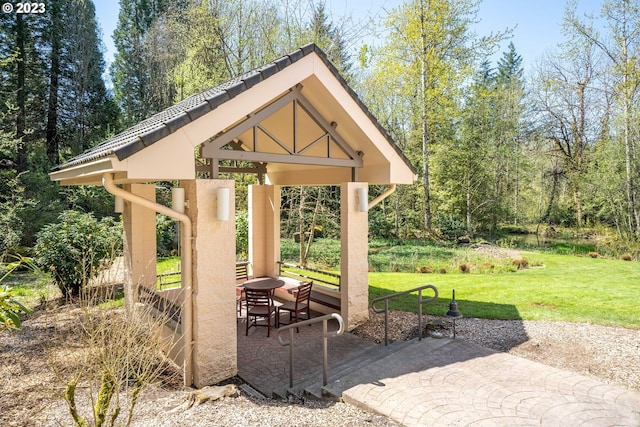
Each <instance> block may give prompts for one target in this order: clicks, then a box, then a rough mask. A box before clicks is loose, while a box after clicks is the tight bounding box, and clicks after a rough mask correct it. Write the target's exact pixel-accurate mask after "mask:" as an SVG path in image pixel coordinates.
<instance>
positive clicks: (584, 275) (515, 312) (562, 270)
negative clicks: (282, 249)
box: [369, 253, 640, 328]
mask: <svg viewBox="0 0 640 427" xmlns="http://www.w3.org/2000/svg"><path fill="white" fill-rule="evenodd" d="M528 255H529V254H523V256H524V257H525V258H527V257H528ZM531 255H532V257H535V258H536V264H539V263H541V264H542V265H541V266H539V267H532V268H528V269H525V270H519V271H517V272H513V273H499V274H487V273H469V274H461V273H458V272H456V273H449V274H416V273H369V285H370V293H369V297H370V301H371V300H373V299H375V298H377V297H380V296H383V295H387V294H390V293H393V292H399V291H403V290H407V289H411V288H415V287H418V286H421V285H425V284H433V285H435V286H436V287H437V288H438V291H439V294H440V295H439V300H438V301H437V302H434V303H432V304H427V305H425V306H424V308H425V309H424V311H425V312H427V313H430V314H438V315H442V314H444V313H445V312H446V311H447V309H448V307H449V302H450V300H451V291H452V289H455V290H456V301H457V302H458V309H459V310H460V311H461V312H462V314H463V315H464V316H466V317H482V318H495V319H524V320H550V321H570V322H591V323H597V324H601V325H617V326H624V327H630V328H640V316H638V312H639V305H638V301H640V268H639V267H638V263H637V262H628V261H619V260H608V259H598V258H596V259H593V258H588V257H575V256H571V255H556V254H542V253H536V254H531ZM427 295H430V293H428V294H427ZM390 307H391V308H393V309H397V310H404V311H413V312H416V311H417V299H416V297H415V296H413V297H411V296H405V297H400V298H398V299H396V300H395V301H394V300H392V301H391V304H390Z"/></svg>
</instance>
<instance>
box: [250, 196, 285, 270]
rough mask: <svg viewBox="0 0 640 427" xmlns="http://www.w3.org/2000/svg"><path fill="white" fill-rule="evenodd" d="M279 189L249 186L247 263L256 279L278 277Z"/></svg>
mask: <svg viewBox="0 0 640 427" xmlns="http://www.w3.org/2000/svg"><path fill="white" fill-rule="evenodd" d="M279 260H280V186H277V185H250V186H249V262H250V263H251V268H252V274H253V275H254V276H255V277H261V276H272V277H275V276H277V275H278V264H277V262H278V261H279Z"/></svg>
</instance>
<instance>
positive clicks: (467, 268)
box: [459, 264, 471, 274]
mask: <svg viewBox="0 0 640 427" xmlns="http://www.w3.org/2000/svg"><path fill="white" fill-rule="evenodd" d="M459 268H460V272H461V273H465V274H466V273H471V265H470V264H460V267H459Z"/></svg>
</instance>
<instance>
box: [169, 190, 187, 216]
mask: <svg viewBox="0 0 640 427" xmlns="http://www.w3.org/2000/svg"><path fill="white" fill-rule="evenodd" d="M171 208H172V209H173V210H174V211H177V212H180V213H184V188H181V187H173V188H172V189H171Z"/></svg>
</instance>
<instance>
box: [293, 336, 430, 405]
mask: <svg viewBox="0 0 640 427" xmlns="http://www.w3.org/2000/svg"><path fill="white" fill-rule="evenodd" d="M423 341H424V340H423ZM420 342H421V341H418V339H417V338H416V339H413V340H409V341H398V342H395V343H392V344H390V345H388V346H383V345H378V346H376V347H374V348H372V349H367V350H364V351H362V352H360V353H359V354H357V355H356V356H354V357H351V358H349V359H347V360H344V361H342V362H340V363H338V364H336V365H333V366H329V372H328V377H329V378H328V382H329V385H331V384H332V383H336V382H337V383H339V382H340V381H341V378H343V377H345V376H348V375H350V374H351V373H353V372H355V371H358V370H360V369H362V368H366V367H367V366H370V365H371V364H372V363H375V362H376V361H378V360H380V359H384V358H386V357H389V356H392V355H393V354H395V353H397V352H399V351H402V350H403V349H404V348H407V347H410V346H413V345H417V344H418V343H420ZM327 391H331V389H328V390H324V389H323V387H322V373H321V372H320V373H319V374H316V375H313V376H310V377H307V378H305V379H303V380H300V381H298V382H296V384H295V385H294V387H292V388H290V389H288V390H287V395H288V396H294V397H298V398H299V397H306V398H312V399H329V400H339V399H340V397H341V396H340V395H336V394H333V393H327Z"/></svg>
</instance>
